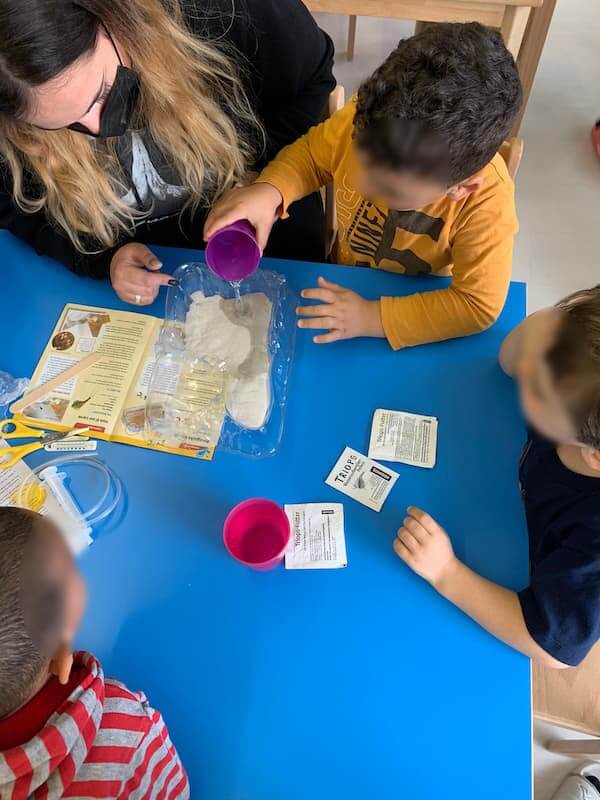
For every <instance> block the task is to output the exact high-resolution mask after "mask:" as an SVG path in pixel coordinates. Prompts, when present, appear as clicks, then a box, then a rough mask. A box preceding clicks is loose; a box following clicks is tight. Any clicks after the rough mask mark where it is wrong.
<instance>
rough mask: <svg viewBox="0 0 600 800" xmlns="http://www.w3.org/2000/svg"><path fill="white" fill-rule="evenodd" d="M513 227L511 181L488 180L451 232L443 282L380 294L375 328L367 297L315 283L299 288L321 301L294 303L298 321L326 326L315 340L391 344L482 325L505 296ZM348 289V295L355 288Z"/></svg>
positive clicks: (438, 336) (421, 340) (396, 345)
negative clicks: (443, 285)
mask: <svg viewBox="0 0 600 800" xmlns="http://www.w3.org/2000/svg"><path fill="white" fill-rule="evenodd" d="M515 230H516V218H515V212H514V200H513V195H512V188H511V187H510V186H504V187H503V186H502V185H500V188H498V186H490V187H489V189H488V190H487V191H482V192H481V193H480V196H479V197H478V199H477V201H476V202H474V203H473V207H472V208H470V209H469V211H468V213H465V214H464V215H463V219H462V220H461V221H460V225H459V227H458V230H457V231H456V232H455V234H454V239H453V244H452V256H453V259H454V266H453V279H452V284H451V285H450V286H449V287H448V288H447V289H439V290H436V291H428V292H422V293H419V294H412V295H408V296H406V297H382V298H380V299H379V300H378V301H376V303H377V306H378V311H379V315H378V319H379V327H378V330H377V331H376V332H372V331H373V321H374V320H375V309H374V308H372V303H371V306H366V305H363V304H364V303H366V301H364V300H363V299H362V298H361V297H359V296H358V295H354V298H353V299H354V302H353V303H347V302H344V303H342V302H340V299H343V298H340V295H339V292H338V294H336V295H335V296H334V295H332V293H331V292H329V291H326V290H325V291H324V289H326V287H324V286H322V285H320V286H319V287H318V288H316V289H307V290H305V291H304V292H303V293H302V297H305V298H307V299H310V300H318V301H320V303H321V305H315V306H305V307H303V308H301V309H299V312H298V313H299V315H300V316H302V317H311V319H307V320H302V321H300V322H299V325H300V327H302V328H312V329H322V330H326V331H327V332H326V333H323V334H320V335H318V336H316V337H315V341H316V342H318V343H328V342H333V341H336V340H337V339H350V338H352V337H354V336H382V337H386V338H387V340H388V341H389V343H390V345H391V346H392V347H393V348H394V350H398V349H400V348H403V347H411V346H413V345H418V344H426V343H428V342H437V341H441V340H444V339H453V338H455V337H457V336H467V335H469V334H472V333H477V332H478V331H482V330H484V328H487V327H489V326H490V325H491V324H492V323H493V322H495V320H496V318H497V317H498V315H499V314H500V311H501V310H502V307H503V305H504V301H505V299H506V294H507V291H508V285H509V282H510V272H511V265H512V248H513V239H514V234H515ZM341 288H342V287H338V289H339V290H341ZM346 295H347V296H348V297H347V298H346V299H348V298H349V297H350V295H353V293H351V292H348V291H346ZM359 301H360V302H359ZM372 302H373V301H372ZM363 312H364V313H363Z"/></svg>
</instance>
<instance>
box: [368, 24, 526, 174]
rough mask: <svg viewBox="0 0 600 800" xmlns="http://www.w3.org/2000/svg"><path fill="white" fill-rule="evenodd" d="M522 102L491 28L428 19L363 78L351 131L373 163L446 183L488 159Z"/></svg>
mask: <svg viewBox="0 0 600 800" xmlns="http://www.w3.org/2000/svg"><path fill="white" fill-rule="evenodd" d="M521 102H522V89H521V81H520V80H519V73H518V71H517V67H516V65H515V61H514V59H513V57H512V55H511V54H510V53H509V51H508V50H507V48H506V45H505V44H504V42H503V41H502V37H501V35H500V34H499V33H498V32H497V31H494V30H491V29H490V28H485V27H484V26H483V25H480V24H479V23H477V22H469V23H465V24H460V23H444V24H441V25H431V26H429V27H427V28H425V30H424V31H422V32H421V33H419V34H418V35H416V36H413V37H412V38H410V39H403V40H402V41H401V42H400V44H399V45H398V47H397V48H396V49H395V50H394V51H393V52H392V53H391V55H389V56H388V58H387V59H386V60H385V61H384V63H383V64H382V65H381V66H380V67H379V68H378V69H377V70H376V71H375V72H374V73H373V75H372V76H371V77H370V78H368V79H367V80H366V81H364V82H363V84H362V85H361V87H360V89H359V90H358V103H357V109H356V115H355V118H354V137H355V141H356V144H357V146H358V147H359V148H360V149H362V150H364V151H365V152H367V153H368V155H369V156H370V158H371V159H373V161H374V162H376V163H378V164H381V165H384V166H387V167H390V168H392V169H394V170H407V171H410V172H413V173H415V174H418V175H423V176H427V177H430V178H433V179H435V180H439V181H440V182H441V183H444V185H447V186H452V185H453V184H455V183H458V182H460V181H461V180H464V179H465V178H468V177H469V176H471V175H473V174H474V173H475V172H477V171H478V170H480V169H482V168H483V167H484V166H485V165H486V164H487V163H488V162H489V161H490V160H491V159H492V158H493V156H494V155H495V153H496V152H497V151H498V149H499V147H500V145H501V144H502V142H503V140H504V139H505V138H506V136H507V135H508V133H509V131H510V129H511V128H512V125H513V122H514V119H515V117H516V115H517V112H518V111H519V109H520V107H521Z"/></svg>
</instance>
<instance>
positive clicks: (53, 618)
mask: <svg viewBox="0 0 600 800" xmlns="http://www.w3.org/2000/svg"><path fill="white" fill-rule="evenodd" d="M84 606H85V587H84V584H83V581H82V578H81V576H80V575H79V573H78V571H77V568H76V566H75V563H74V561H73V558H72V557H71V554H70V552H69V550H68V549H67V547H66V545H65V543H64V541H63V538H62V536H61V534H60V532H59V531H58V530H57V529H56V528H55V526H54V525H53V524H52V523H51V522H49V521H48V520H47V519H45V518H44V517H41V516H39V515H38V514H34V513H32V512H29V511H24V510H22V509H17V508H7V507H4V508H0V797H1V798H2V800H20V798H44V800H53V799H54V798H60V797H69V798H80V799H81V800H82V799H83V798H94V797H98V798H100V797H101V798H115V800H116V798H128V799H129V800H135V798H141V797H144V798H152V799H154V798H158V797H161V798H165V800H175V798H177V800H179V799H180V798H188V797H189V787H188V781H187V776H186V774H185V771H184V769H183V767H182V765H181V763H180V761H179V757H178V755H177V752H176V750H175V748H174V746H173V744H172V743H171V741H170V739H169V734H168V732H167V729H166V727H165V724H164V722H163V720H162V717H161V715H160V714H159V713H158V711H155V710H154V709H153V708H151V707H150V705H149V704H148V701H147V700H146V698H145V696H144V695H143V694H142V693H141V692H131V691H129V689H127V687H125V686H124V685H123V684H122V683H119V682H117V681H115V680H112V679H111V678H105V677H104V673H103V671H102V667H101V666H100V664H99V663H98V661H97V660H96V659H95V658H94V656H92V655H90V654H89V653H72V651H71V647H70V643H71V641H72V639H73V637H74V634H75V632H76V630H77V628H78V625H79V622H80V619H81V616H82V614H83V609H84Z"/></svg>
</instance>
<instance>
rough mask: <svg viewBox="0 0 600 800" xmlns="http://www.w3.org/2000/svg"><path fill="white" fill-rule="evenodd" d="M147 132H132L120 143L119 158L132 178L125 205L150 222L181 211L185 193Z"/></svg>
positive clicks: (124, 198) (124, 200)
mask: <svg viewBox="0 0 600 800" xmlns="http://www.w3.org/2000/svg"><path fill="white" fill-rule="evenodd" d="M144 133H145V132H140V131H131V132H128V133H127V134H125V136H124V137H122V138H123V141H122V142H120V143H119V144H120V152H119V158H120V160H121V163H122V164H123V167H124V169H125V172H126V174H127V175H129V176H130V180H131V184H132V186H131V189H130V190H129V192H127V194H126V195H125V196H124V197H123V202H124V203H126V204H127V205H128V206H130V207H133V208H138V209H139V210H140V211H150V216H151V218H157V217H163V216H167V215H168V214H173V213H176V212H178V211H179V210H180V209H181V205H182V198H183V197H184V196H185V189H184V188H183V186H181V185H180V184H178V183H177V181H178V180H179V178H178V176H177V175H176V173H175V171H174V170H173V168H172V167H171V166H170V165H169V164H168V162H167V160H166V159H165V157H164V156H163V155H162V154H161V153H160V151H159V149H158V148H157V147H156V145H154V144H153V142H152V141H151V139H150V137H149V136H146V135H144Z"/></svg>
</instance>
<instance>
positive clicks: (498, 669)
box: [0, 232, 531, 800]
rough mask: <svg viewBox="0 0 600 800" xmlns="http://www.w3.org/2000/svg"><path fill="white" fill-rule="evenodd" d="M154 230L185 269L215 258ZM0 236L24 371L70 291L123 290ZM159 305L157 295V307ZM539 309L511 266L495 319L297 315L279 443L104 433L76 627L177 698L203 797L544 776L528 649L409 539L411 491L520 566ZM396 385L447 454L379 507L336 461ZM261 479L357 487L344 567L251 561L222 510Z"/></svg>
mask: <svg viewBox="0 0 600 800" xmlns="http://www.w3.org/2000/svg"><path fill="white" fill-rule="evenodd" d="M156 252H157V253H158V254H159V255H160V256H161V258H163V260H164V263H165V265H166V268H167V269H168V270H169V271H172V270H173V269H174V268H175V267H176V266H178V265H179V264H181V263H183V262H184V261H189V260H190V259H191V260H198V254H194V253H190V252H188V251H181V250H179V251H178V250H173V249H162V248H156ZM0 254H1V257H2V261H3V271H4V275H5V276H7V280H6V286H7V296H6V297H5V301H4V308H3V314H2V317H1V326H2V332H3V341H4V342H5V345H8V344H10V345H11V346H10V347H7V346H5V349H4V353H3V357H2V364H1V365H0V366H1V367H2V368H3V369H6V370H8V371H10V372H12V373H14V374H16V375H29V374H31V372H32V370H33V368H34V367H35V365H36V363H37V361H38V358H39V356H40V354H41V352H42V350H43V348H44V346H45V344H46V342H47V339H48V337H49V335H50V332H51V329H52V326H53V324H54V322H55V320H56V319H57V317H58V315H59V313H60V311H61V309H62V307H63V305H64V304H65V303H66V302H77V303H86V304H90V305H98V306H103V307H109V308H123V307H124V305H123V304H122V303H121V302H120V301H119V300H118V299H117V297H116V295H114V293H113V292H112V289H111V288H110V286H109V285H108V284H107V283H103V282H95V281H92V280H84V279H80V278H77V277H76V276H74V275H72V274H70V273H69V272H68V271H67V270H66V269H65V268H64V267H62V266H60V265H59V264H56V263H55V262H52V261H50V260H48V259H45V258H39V257H37V256H36V255H35V254H34V253H33V251H32V250H30V249H29V248H27V247H26V246H24V245H23V244H21V243H20V242H18V241H17V240H15V239H13V238H12V236H10V235H9V234H7V233H5V232H2V233H0ZM265 266H267V267H269V268H272V269H276V270H278V271H280V272H282V273H284V274H285V275H286V276H287V277H288V279H289V281H290V283H291V285H292V286H293V287H294V288H295V289H297V290H300V289H302V288H304V287H307V286H310V285H313V284H314V282H315V280H316V277H317V276H318V275H319V274H324V275H326V276H328V277H329V278H330V279H332V280H335V281H339V282H340V283H343V284H345V285H346V286H348V287H350V288H353V289H355V290H357V291H358V292H361V293H362V294H363V295H364V296H367V297H372V298H375V297H377V296H380V295H381V294H409V293H411V292H414V291H415V290H426V289H430V288H439V286H440V285H443V281H442V279H435V278H429V279H413V278H407V277H398V276H396V275H391V274H388V273H383V272H379V271H374V270H368V269H348V268H343V267H335V266H324V265H312V264H303V263H299V262H291V261H289V262H286V261H272V262H267V263H266V264H265ZM8 290H10V294H8ZM129 308H130V307H129ZM163 309H164V295H161V297H160V299H159V300H158V301H157V302H156V304H155V305H154V307H152V308H150V309H148V311H149V312H150V313H153V314H155V315H157V316H161V315H162V314H163ZM524 310H525V287H524V286H523V285H522V284H512V286H511V290H510V294H509V298H508V301H507V304H506V307H505V309H504V312H503V313H502V316H501V317H500V319H499V321H498V322H497V323H496V325H494V327H493V328H491V329H490V330H489V331H487V332H485V333H483V334H481V335H478V336H473V337H471V338H468V339H464V340H459V341H452V342H445V343H442V344H437V345H429V346H427V347H418V348H413V349H410V350H406V351H400V352H398V353H394V352H392V351H391V350H390V348H389V346H388V345H387V343H386V342H385V341H383V340H354V341H346V342H340V343H337V344H334V345H328V346H321V347H319V346H317V345H314V344H313V343H312V340H311V338H310V335H309V333H308V332H306V331H299V332H298V334H299V335H298V339H297V346H296V354H295V363H294V369H293V376H292V382H291V391H290V397H289V404H288V410H287V419H286V428H285V432H284V438H283V443H282V447H281V449H280V452H279V453H278V455H276V456H275V457H274V458H270V459H265V460H262V461H250V460H247V459H244V458H243V457H240V456H238V457H236V456H233V455H228V454H225V453H217V455H216V457H215V459H214V461H213V462H212V463H208V462H200V461H195V460H192V459H186V458H181V457H177V456H170V455H167V454H162V453H152V452H150V451H146V450H141V449H138V448H134V447H127V446H125V445H116V444H110V443H104V442H102V443H100V446H99V454H100V456H101V457H102V458H103V459H105V460H106V461H107V462H108V463H109V464H110V465H111V466H112V467H113V468H114V470H115V471H116V472H117V473H118V474H119V475H120V476H121V478H122V479H123V482H124V485H125V487H126V493H127V508H126V514H125V516H124V519H123V522H122V523H121V524H120V525H114V524H113V525H109V526H108V527H107V528H106V529H105V530H100V531H99V532H98V533H97V536H96V541H95V543H94V545H93V546H92V548H91V549H90V551H89V552H88V553H87V554H86V555H85V556H84V557H83V559H82V563H81V566H82V569H83V572H84V574H85V577H86V579H87V582H88V587H89V592H90V602H89V608H88V611H87V614H86V617H85V620H84V624H83V626H82V628H81V631H80V635H79V641H78V644H79V645H80V646H81V647H84V648H86V649H89V650H91V651H92V652H94V653H95V655H96V656H98V657H99V659H100V660H101V662H102V663H103V666H104V669H105V671H106V672H107V673H108V674H111V675H114V676H115V677H118V678H119V679H120V680H123V681H124V682H126V683H127V684H128V685H129V686H130V688H143V690H144V691H145V692H146V693H147V695H148V697H149V698H150V700H151V702H152V704H153V705H154V706H155V707H157V708H159V709H160V710H161V711H162V712H163V714H164V716H165V719H166V721H167V723H168V726H169V729H170V732H171V736H172V738H173V740H174V742H175V744H176V746H177V748H178V750H179V753H180V755H181V757H182V759H183V761H184V764H185V766H186V768H187V770H188V773H189V776H190V781H191V786H192V797H193V798H207V800H284V798H285V800H309V799H310V800H325V798H327V800H338V798H339V799H340V800H341V798H345V799H346V800H354V798H356V799H357V800H358V798H361V800H363V798H377V800H392V799H393V800H399V798H410V799H411V800H420V799H421V798H423V799H425V798H428V799H429V798H433V797H444V798H452V800H454V798H460V799H461V800H466V799H467V798H475V797H479V796H481V795H482V794H485V796H486V798H487V800H495V799H496V798H498V800H500V798H502V800H506V798H511V800H524V799H525V798H530V797H531V730H530V727H531V716H530V670H529V662H528V660H527V659H526V658H524V657H523V656H521V655H520V654H518V653H516V652H514V651H512V650H511V649H509V648H508V647H506V646H504V645H503V644H501V643H500V642H498V641H496V640H495V639H494V638H493V637H492V636H490V635H489V634H487V633H486V632H485V631H483V630H482V629H481V628H479V627H478V626H477V625H476V624H475V623H474V622H472V621H471V620H470V619H468V618H467V617H466V616H465V615H463V614H462V613H461V612H460V611H458V610H457V609H456V608H454V607H453V606H452V605H451V604H450V603H448V602H447V601H445V600H444V599H443V598H441V597H440V596H438V595H437V594H436V592H435V591H434V590H433V589H431V588H430V587H429V586H428V585H427V584H426V583H425V582H424V581H422V580H421V579H420V578H418V577H417V576H416V575H414V574H413V573H412V572H410V571H409V570H408V568H406V567H405V566H404V564H403V563H402V562H400V561H399V559H398V558H397V557H396V556H395V554H394V552H393V550H392V547H391V542H392V539H393V536H394V534H395V531H396V529H397V528H398V526H399V524H400V523H401V521H402V518H403V516H404V510H405V508H406V506H407V504H416V505H419V506H422V507H423V508H425V509H427V510H428V511H429V512H430V513H432V514H433V515H434V516H435V517H437V518H438V519H439V520H440V522H441V523H442V524H443V525H444V526H445V527H446V528H447V530H448V531H449V533H450V534H451V536H452V540H453V543H454V546H455V548H456V551H457V554H458V555H459V557H460V558H462V559H464V560H465V561H466V562H467V563H468V564H469V565H470V566H471V567H473V568H474V569H476V570H478V571H480V572H481V573H482V574H484V575H486V576H487V577H489V578H491V579H492V580H495V581H498V582H500V583H502V584H504V585H506V586H508V587H510V588H513V589H518V588H520V587H522V586H524V585H525V583H526V581H527V534H526V528H525V522H524V516H523V511H522V508H521V503H520V497H519V489H518V485H517V462H518V457H519V452H520V448H521V446H522V444H523V440H524V427H523V423H522V420H521V417H520V415H519V411H518V405H517V400H516V393H515V389H514V386H513V385H512V383H511V381H510V380H509V379H508V378H506V377H505V376H504V375H503V374H502V373H501V371H500V369H499V367H498V364H497V352H498V348H499V345H500V342H501V341H502V338H503V337H504V336H505V335H506V333H507V332H508V330H509V329H510V328H511V327H513V326H514V325H515V324H517V323H518V322H519V321H520V320H521V319H522V317H523V315H524ZM378 407H382V408H393V409H399V410H408V411H414V412H418V413H423V414H433V415H435V416H437V417H438V418H439V440H438V461H437V466H436V467H435V468H434V469H433V470H425V469H418V468H413V467H408V466H403V465H396V468H397V470H398V471H399V473H400V479H399V480H398V482H397V484H396V486H395V488H394V490H393V491H392V493H391V495H390V497H389V498H388V500H387V502H386V504H385V506H384V508H383V510H382V511H381V513H379V514H377V513H375V512H373V511H370V510H369V509H367V508H365V507H363V506H361V505H359V504H357V503H355V502H353V501H352V500H350V499H349V498H345V497H344V496H343V495H340V494H338V493H336V492H335V491H334V490H333V489H331V488H329V487H327V486H325V484H324V479H325V477H326V476H327V474H328V473H329V471H330V469H331V467H332V466H333V464H334V462H335V460H336V459H337V457H338V456H339V455H340V453H341V452H342V449H343V448H344V446H346V445H349V446H351V447H354V448H355V449H357V450H360V451H361V452H363V453H364V452H366V450H367V447H368V435H369V430H370V424H371V419H372V415H373V411H374V410H375V409H376V408H378ZM41 458H43V456H41ZM30 463H32V464H33V463H35V458H34V459H30ZM251 496H265V497H269V498H271V499H273V500H275V501H276V502H279V503H282V504H283V503H300V502H317V501H334V500H335V501H340V502H343V503H344V509H345V514H346V543H347V549H348V559H349V565H348V567H347V569H344V570H322V571H299V572H286V571H285V570H284V569H278V570H275V571H273V572H271V573H256V572H253V571H250V570H247V569H245V568H244V567H242V566H241V565H239V564H237V563H236V562H234V561H233V560H232V559H231V558H230V557H229V556H228V555H227V553H226V552H225V550H224V548H223V546H222V539H221V530H222V524H223V520H224V519H225V516H226V514H227V512H228V511H229V509H231V507H232V506H233V505H234V504H235V503H237V502H238V501H240V500H242V499H244V498H246V497H251Z"/></svg>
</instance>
